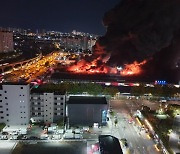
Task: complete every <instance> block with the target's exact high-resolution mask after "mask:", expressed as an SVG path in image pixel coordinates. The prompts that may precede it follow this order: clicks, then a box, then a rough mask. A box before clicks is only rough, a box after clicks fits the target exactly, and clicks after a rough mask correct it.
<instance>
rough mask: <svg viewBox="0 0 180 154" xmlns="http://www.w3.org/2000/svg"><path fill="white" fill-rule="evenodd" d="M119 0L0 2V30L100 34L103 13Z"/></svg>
mask: <svg viewBox="0 0 180 154" xmlns="http://www.w3.org/2000/svg"><path fill="white" fill-rule="evenodd" d="M119 1H120V0H4V1H1V4H0V5H1V9H0V27H17V28H25V29H27V28H31V29H34V30H35V29H46V30H56V31H62V32H71V31H72V30H73V29H76V30H77V31H83V32H88V33H92V34H98V35H103V34H104V33H105V31H106V30H105V27H104V26H103V24H102V17H103V15H104V13H105V12H106V11H108V10H110V9H111V8H113V7H114V6H115V5H116V4H118V3H119Z"/></svg>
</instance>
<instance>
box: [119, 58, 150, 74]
mask: <svg viewBox="0 0 180 154" xmlns="http://www.w3.org/2000/svg"><path fill="white" fill-rule="evenodd" d="M146 62H147V61H146V60H144V61H142V62H141V63H138V62H137V61H135V62H134V63H132V64H125V68H124V69H123V70H122V71H121V72H120V74H121V75H122V76H130V75H138V74H140V73H141V72H142V70H141V66H142V65H144V64H145V63H146Z"/></svg>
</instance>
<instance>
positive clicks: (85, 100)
mask: <svg viewBox="0 0 180 154" xmlns="http://www.w3.org/2000/svg"><path fill="white" fill-rule="evenodd" d="M68 104H107V101H106V98H105V97H91V96H70V98H69V101H68Z"/></svg>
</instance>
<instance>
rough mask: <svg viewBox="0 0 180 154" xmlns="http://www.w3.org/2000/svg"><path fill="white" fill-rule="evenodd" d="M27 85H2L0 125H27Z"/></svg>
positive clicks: (28, 111)
mask: <svg viewBox="0 0 180 154" xmlns="http://www.w3.org/2000/svg"><path fill="white" fill-rule="evenodd" d="M29 98H30V89H29V85H28V84H22V85H19V84H18V85H17V84H14V85H12V84H11V85H8V84H7V85H6V84H5V85H2V86H1V90H0V123H5V124H6V125H28V124H29V119H30V100H29Z"/></svg>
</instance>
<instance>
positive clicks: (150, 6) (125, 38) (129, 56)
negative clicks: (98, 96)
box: [69, 0, 180, 82]
mask: <svg viewBox="0 0 180 154" xmlns="http://www.w3.org/2000/svg"><path fill="white" fill-rule="evenodd" d="M179 8H180V1H179V0H151V1H149V0H121V1H120V3H119V4H118V5H117V6H115V7H114V8H113V9H111V10H110V11H108V12H107V13H105V15H104V18H103V23H104V25H105V27H106V28H107V32H106V34H105V35H104V36H103V37H100V38H99V40H98V41H97V42H96V45H95V46H94V57H93V58H94V59H93V60H91V61H88V60H86V59H85V60H82V61H80V62H78V63H77V64H76V65H74V66H72V67H70V68H69V70H70V71H73V72H76V73H89V74H92V73H115V74H116V73H119V70H118V69H116V68H117V66H122V70H121V71H120V74H121V75H122V76H132V75H133V76H134V75H136V76H142V75H143V76H144V77H148V78H150V79H151V80H154V79H157V78H159V79H164V80H168V81H170V82H177V81H178V80H179V78H180V68H179V65H178V64H179V61H180V51H179V50H180V46H179V42H180V12H179ZM104 58H105V59H106V60H105V61H103V60H104Z"/></svg>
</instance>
